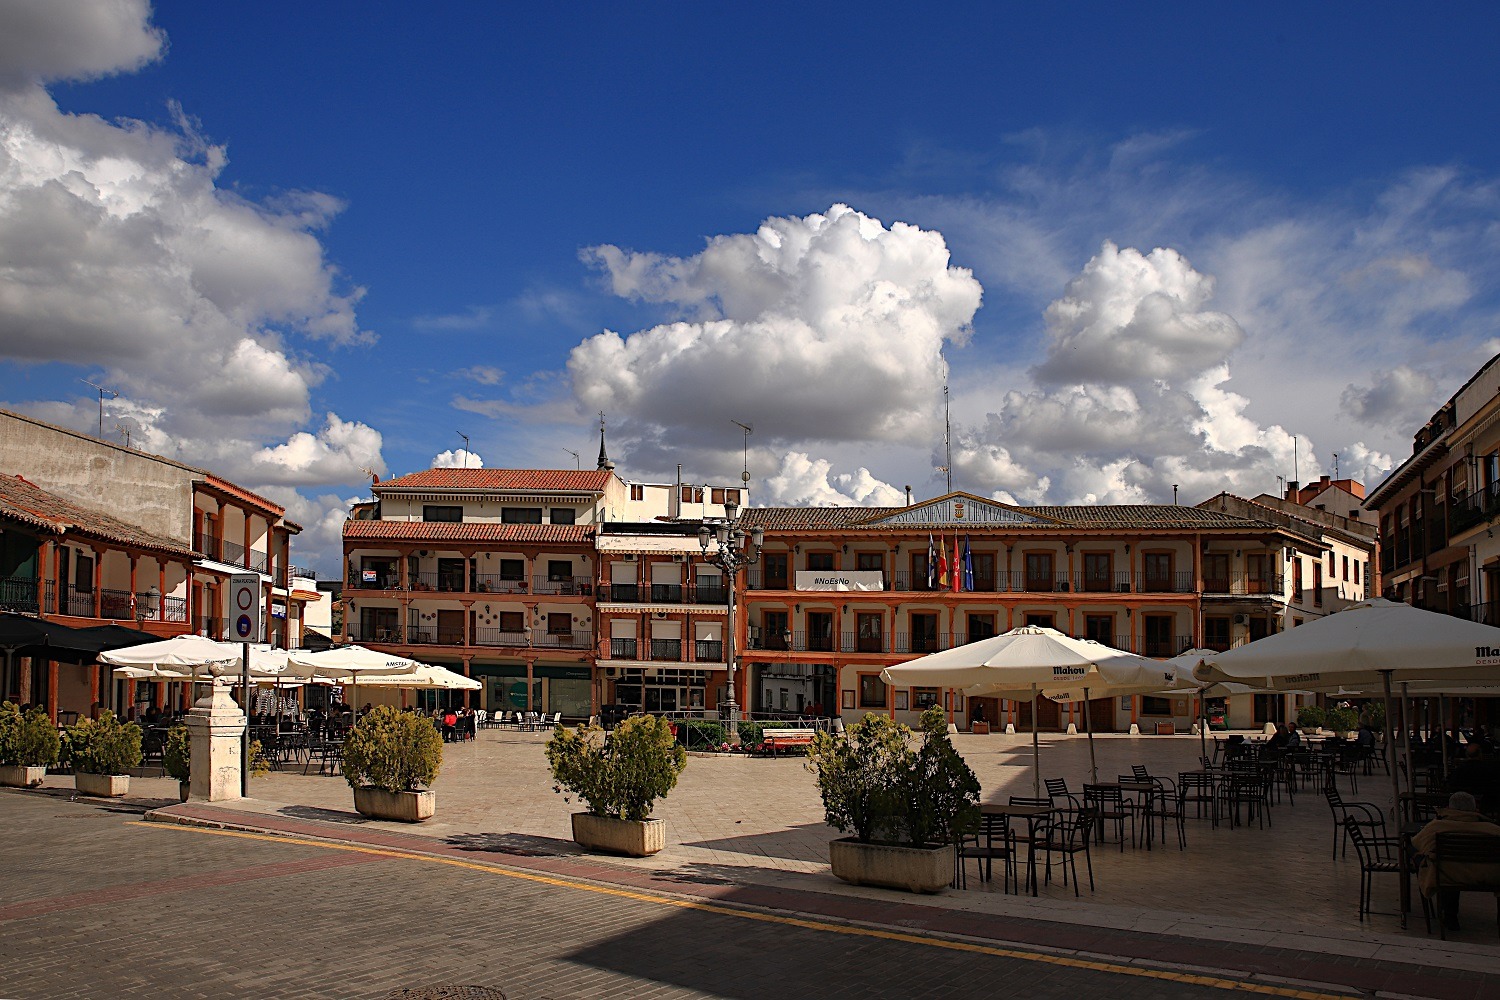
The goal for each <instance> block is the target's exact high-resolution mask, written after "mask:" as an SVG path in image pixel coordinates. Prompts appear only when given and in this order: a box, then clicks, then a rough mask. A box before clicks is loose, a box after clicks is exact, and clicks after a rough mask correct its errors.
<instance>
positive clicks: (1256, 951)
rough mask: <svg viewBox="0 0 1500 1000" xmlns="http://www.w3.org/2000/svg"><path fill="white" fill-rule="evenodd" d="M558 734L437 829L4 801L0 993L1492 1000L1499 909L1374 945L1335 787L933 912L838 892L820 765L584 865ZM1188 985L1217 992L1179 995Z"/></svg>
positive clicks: (326, 816) (1000, 792)
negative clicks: (1071, 875)
mask: <svg viewBox="0 0 1500 1000" xmlns="http://www.w3.org/2000/svg"><path fill="white" fill-rule="evenodd" d="M544 740H545V735H543V734H527V733H516V732H512V731H508V730H490V731H486V732H483V733H481V734H480V738H479V740H478V741H476V742H474V743H469V744H461V745H452V746H447V747H445V748H444V749H445V761H444V768H443V773H442V775H441V776H440V778H439V780H438V782H437V784H436V790H437V792H438V815H437V818H436V819H434V820H433V821H431V822H429V823H426V824H422V825H420V826H416V827H411V826H405V825H401V824H387V823H379V822H372V821H367V820H364V819H362V818H360V817H358V816H356V815H355V814H354V813H353V812H352V803H351V796H350V792H349V789H348V786H347V784H346V783H345V782H344V781H343V780H342V778H334V777H329V776H326V775H324V776H319V775H316V774H310V775H303V774H302V773H301V772H300V769H299V770H297V771H295V772H288V771H283V772H278V773H276V774H273V775H271V776H269V777H266V778H260V779H256V780H255V781H254V783H253V785H252V791H253V794H254V796H255V797H254V798H253V799H251V800H247V801H244V802H240V803H224V804H218V805H214V806H208V805H206V804H199V803H190V804H187V805H175V804H173V803H175V798H176V796H175V791H176V786H175V783H173V782H169V781H166V780H165V779H153V778H138V779H135V780H134V781H133V782H132V796H131V799H130V800H129V801H128V802H126V803H124V804H118V803H117V804H105V803H100V802H98V801H90V800H84V799H79V800H77V801H70V799H71V798H72V796H71V794H70V793H69V792H67V791H66V790H67V789H70V787H71V779H69V778H67V777H65V776H64V777H54V778H49V779H48V785H49V786H50V788H49V789H44V790H43V791H41V792H15V793H10V794H7V795H5V796H3V797H0V830H3V832H5V833H6V834H7V840H8V843H10V844H12V845H23V846H21V847H19V849H18V848H15V847H13V848H12V849H11V850H10V851H8V852H7V854H6V856H5V862H4V869H5V870H4V872H3V876H4V880H5V884H6V886H7V892H6V894H5V896H4V897H0V921H4V922H5V925H6V929H5V935H6V940H7V944H8V947H7V948H6V949H5V954H4V955H3V957H0V996H7V997H9V996H16V997H30V996H37V997H41V996H73V995H77V996H85V995H87V996H98V995H137V994H140V995H153V996H156V995H161V996H179V995H181V996H193V995H213V996H217V995H242V994H243V995H267V996H270V995H320V996H360V997H378V996H385V995H387V994H388V993H389V992H390V991H391V990H394V989H398V988H401V987H420V986H424V985H431V984H434V983H450V984H451V983H470V984H478V985H487V986H490V987H492V988H495V989H499V990H501V991H503V992H504V993H505V994H506V995H507V996H511V997H520V996H527V997H548V996H550V997H561V996H609V995H617V996H733V997H739V996H746V997H748V996H756V997H759V996H765V995H768V994H773V995H796V996H819V995H835V996H837V995H849V996H914V995H918V994H922V995H926V994H935V995H943V996H950V995H951V996H968V995H975V996H980V995H982V996H1051V995H1063V994H1064V993H1067V994H1068V995H1074V994H1076V992H1077V991H1079V990H1092V989H1104V990H1106V991H1107V995H1119V996H1167V997H1177V996H1200V995H1222V994H1223V993H1224V992H1225V991H1226V990H1227V989H1230V988H1252V989H1257V990H1266V989H1271V990H1275V991H1279V993H1278V995H1288V996H1291V995H1298V994H1299V993H1307V994H1309V995H1330V996H1341V995H1373V994H1375V993H1376V992H1378V991H1381V990H1384V991H1386V992H1387V994H1388V995H1415V996H1433V997H1439V996H1440V997H1450V996H1452V997H1459V996H1462V997H1476V998H1477V997H1486V996H1500V939H1497V936H1496V926H1495V915H1494V908H1493V904H1492V903H1491V902H1490V900H1488V899H1487V898H1480V897H1478V896H1470V897H1466V898H1465V903H1464V911H1463V920H1464V931H1463V932H1462V933H1460V934H1457V935H1450V939H1449V941H1448V942H1439V941H1438V940H1437V938H1436V936H1433V937H1430V938H1429V937H1428V936H1427V935H1426V934H1425V932H1424V931H1423V928H1422V920H1421V914H1420V910H1418V911H1417V912H1416V913H1415V914H1414V915H1413V919H1412V920H1411V924H1412V926H1411V927H1410V928H1409V929H1408V930H1407V931H1405V932H1403V931H1401V930H1400V928H1399V924H1398V921H1397V918H1396V917H1395V916H1394V915H1393V914H1394V911H1395V910H1396V909H1397V906H1396V891H1395V882H1394V880H1393V879H1391V878H1386V879H1384V880H1382V881H1379V882H1378V883H1377V887H1376V899H1375V908H1376V910H1377V911H1385V913H1377V914H1376V915H1375V917H1374V919H1373V920H1372V921H1371V922H1370V923H1368V924H1366V925H1363V926H1361V924H1360V923H1359V921H1358V919H1357V916H1356V905H1355V904H1356V897H1357V891H1358V869H1357V865H1356V864H1355V863H1354V860H1353V854H1352V853H1351V855H1350V857H1349V859H1348V860H1339V861H1334V860H1333V859H1331V858H1330V856H1329V854H1330V846H1331V830H1332V821H1331V819H1330V816H1329V812H1328V808H1327V805H1326V803H1325V802H1324V801H1323V798H1322V796H1321V795H1319V794H1314V793H1311V792H1308V793H1303V794H1300V795H1299V796H1298V797H1297V799H1296V802H1295V805H1293V804H1290V803H1287V802H1285V801H1284V802H1283V803H1282V804H1281V805H1279V806H1277V807H1276V808H1275V809H1274V810H1273V811H1272V814H1271V817H1270V818H1271V821H1272V825H1271V826H1270V827H1268V828H1266V829H1263V830H1262V829H1258V828H1256V827H1254V826H1252V827H1249V828H1245V827H1241V828H1237V829H1231V828H1228V827H1226V826H1221V827H1220V828H1219V829H1218V830H1214V829H1212V828H1211V827H1210V824H1209V823H1208V822H1207V820H1203V821H1197V820H1189V822H1188V826H1187V838H1188V845H1187V850H1186V851H1179V850H1178V849H1177V847H1176V843H1175V836H1169V838H1168V840H1167V842H1166V843H1161V842H1158V843H1157V845H1156V848H1155V849H1154V850H1152V851H1149V852H1148V851H1144V850H1140V849H1138V848H1135V847H1131V846H1127V847H1126V848H1125V849H1124V850H1123V851H1121V850H1119V848H1118V847H1117V846H1116V845H1114V844H1105V845H1096V847H1095V849H1094V852H1093V861H1094V874H1095V880H1096V888H1095V891H1094V892H1092V893H1090V892H1089V891H1088V889H1087V886H1086V885H1085V887H1084V891H1083V895H1082V898H1081V899H1075V898H1074V896H1073V890H1072V888H1071V887H1070V888H1067V889H1064V888H1063V887H1062V886H1060V885H1057V884H1053V885H1051V886H1044V887H1043V888H1042V891H1041V895H1040V896H1039V897H1038V898H1035V899H1033V898H1031V897H1029V896H1016V895H1008V894H1005V893H1003V892H1002V891H1001V890H1000V883H999V881H998V880H997V881H996V882H995V883H993V884H991V885H984V884H982V883H980V882H979V881H978V880H977V879H976V878H974V877H972V874H971V877H970V879H969V883H968V885H969V888H968V889H967V890H950V891H949V892H946V893H943V894H941V895H939V896H933V897H913V896H909V895H907V894H902V893H892V892H886V891H883V890H876V889H863V888H856V887H851V886H846V885H844V884H843V883H840V882H838V881H837V880H835V879H833V878H832V876H831V875H830V874H829V873H828V865H827V842H828V840H829V839H831V838H832V837H834V836H836V834H835V833H834V832H833V831H831V830H830V829H829V828H828V827H827V826H826V825H824V823H823V822H822V809H821V805H820V803H819V801H818V796H817V790H816V787H815V785H814V783H813V777H812V775H811V774H810V773H808V772H807V771H806V770H805V768H804V766H803V761H802V760H801V759H800V758H783V759H775V760H769V759H746V758H740V757H728V756H694V757H693V758H692V759H691V761H690V763H689V767H688V769H687V771H686V772H684V774H683V777H682V781H681V783H680V784H679V786H678V788H677V789H676V790H675V791H674V792H673V793H672V794H671V795H670V796H669V797H668V798H667V799H666V800H665V801H664V802H662V803H661V804H660V805H659V807H658V810H657V815H659V816H660V817H662V818H663V819H665V820H666V821H667V824H668V842H669V846H668V848H667V850H665V851H663V852H662V853H661V854H659V855H657V856H656V857H654V858H650V859H643V860H630V859H620V858H603V857H596V856H589V855H584V854H582V853H581V852H580V851H579V850H578V849H577V848H576V846H575V845H574V844H573V843H572V841H571V839H570V834H569V826H568V822H569V821H568V814H569V812H570V811H571V810H572V809H573V808H575V807H576V804H572V803H568V802H565V801H564V800H563V797H562V796H559V795H557V794H555V793H554V792H553V790H552V786H551V782H550V778H549V775H548V773H547V769H546V763H545V760H544V758H543V756H542V752H541V744H542V743H543V742H544ZM956 742H957V745H958V747H959V749H960V750H961V751H962V752H963V753H964V755H965V757H966V758H967V759H968V760H969V761H970V763H971V765H972V766H973V767H974V769H975V771H976V772H977V773H978V775H979V777H980V780H981V783H982V785H983V788H984V795H985V798H986V799H987V800H1004V799H1005V798H1006V797H1008V796H1009V795H1011V794H1030V790H1031V780H1032V779H1031V768H1030V764H1031V757H1030V745H1029V740H1027V739H1026V738H1024V737H1019V736H1017V737H1006V736H999V735H996V736H990V737H973V736H968V735H960V736H959V737H957V738H956ZM1095 746H1096V750H1097V754H1098V760H1099V774H1100V776H1101V778H1105V779H1112V778H1114V777H1115V775H1116V774H1118V773H1124V772H1127V771H1128V770H1129V766H1130V765H1131V764H1135V763H1144V764H1146V765H1147V766H1148V767H1149V768H1151V769H1152V770H1153V771H1154V772H1157V773H1161V774H1168V775H1173V774H1175V773H1176V772H1177V771H1178V770H1181V769H1185V768H1189V767H1192V766H1194V763H1195V760H1196V757H1197V754H1198V741H1197V740H1196V739H1192V738H1185V737H1176V738H1169V737H1125V736H1113V735H1112V736H1103V737H1099V738H1098V739H1097V740H1096V741H1095ZM1041 749H1042V760H1043V767H1042V773H1043V775H1044V776H1045V777H1064V778H1066V779H1068V781H1069V784H1070V786H1071V787H1073V788H1074V789H1075V790H1076V789H1078V788H1080V787H1081V785H1082V783H1083V781H1084V780H1085V779H1086V778H1087V776H1088V748H1087V743H1086V741H1085V740H1084V739H1083V738H1082V737H1056V736H1053V737H1049V738H1044V739H1043V741H1042V748H1041ZM1345 784H1346V788H1345V794H1346V798H1350V797H1354V796H1353V795H1352V794H1351V793H1350V792H1349V791H1348V789H1347V783H1345ZM1388 796H1389V785H1388V779H1386V777H1385V775H1384V774H1383V773H1377V774H1375V775H1372V776H1370V777H1369V778H1364V777H1361V779H1360V787H1359V793H1358V797H1360V798H1368V799H1371V800H1374V801H1382V800H1383V799H1385V798H1387V797H1388ZM156 806H163V807H166V808H162V809H160V810H158V812H157V814H156V815H154V816H153V817H152V818H153V819H158V820H169V821H178V822H193V823H197V824H207V825H211V826H218V827H228V828H230V829H229V830H222V829H221V830H212V829H201V828H197V827H179V826H173V825H170V824H169V823H149V824H146V823H142V822H141V820H143V819H144V818H145V815H144V813H145V811H146V810H147V809H148V808H151V807H156ZM236 831H239V832H236ZM250 831H264V833H269V834H274V836H265V835H264V833H252V832H250ZM33 844H34V845H38V846H36V847H35V848H28V847H27V846H24V845H33ZM241 929H248V931H249V934H248V938H245V937H241V936H240V935H239V934H237V931H239V930H241ZM313 942H315V943H313ZM12 945H13V946H14V947H12ZM200 946H201V947H200ZM79 952H87V953H90V954H91V955H96V956H99V957H105V956H111V957H112V958H113V959H114V960H112V961H110V962H109V967H110V969H111V970H112V971H110V972H109V973H108V974H107V976H106V977H105V978H103V979H99V980H89V981H80V980H79V979H78V978H77V977H76V976H72V978H70V977H69V975H70V974H69V973H68V971H67V970H69V969H73V968H76V962H75V957H76V954H77V953H79ZM1185 974H1186V975H1190V977H1196V978H1197V979H1199V980H1201V981H1193V982H1187V981H1183V980H1182V979H1180V978H1173V979H1168V978H1161V977H1162V976H1164V975H1171V976H1182V975H1185ZM203 977H207V980H208V983H207V984H205V983H202V982H200V983H198V984H197V985H196V986H195V985H194V980H195V979H201V978H203ZM89 982H93V984H94V987H95V988H94V989H93V990H92V992H91V991H90V990H89V989H88V988H87V986H88V983H89ZM104 984H107V985H108V988H107V989H103V990H101V989H100V988H99V987H100V986H102V985H104ZM1205 991H1206V992H1205Z"/></svg>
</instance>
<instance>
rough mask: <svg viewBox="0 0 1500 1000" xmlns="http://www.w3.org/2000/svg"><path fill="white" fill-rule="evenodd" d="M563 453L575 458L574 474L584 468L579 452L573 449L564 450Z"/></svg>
mask: <svg viewBox="0 0 1500 1000" xmlns="http://www.w3.org/2000/svg"><path fill="white" fill-rule="evenodd" d="M563 451H565V452H567V453H568V454H569V455H572V456H573V471H574V472H577V471H578V470H579V469H581V468H583V458H582V457H580V456H579V454H578V452H576V451H574V450H573V449H572V448H564V449H563Z"/></svg>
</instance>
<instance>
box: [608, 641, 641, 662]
mask: <svg viewBox="0 0 1500 1000" xmlns="http://www.w3.org/2000/svg"><path fill="white" fill-rule="evenodd" d="M636 649H637V642H636V640H635V639H611V640H609V658H610V659H612V660H634V659H635V658H636Z"/></svg>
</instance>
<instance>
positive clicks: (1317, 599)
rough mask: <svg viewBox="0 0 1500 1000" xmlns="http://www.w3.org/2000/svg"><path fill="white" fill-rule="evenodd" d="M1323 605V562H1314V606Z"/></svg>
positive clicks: (1319, 606)
mask: <svg viewBox="0 0 1500 1000" xmlns="http://www.w3.org/2000/svg"><path fill="white" fill-rule="evenodd" d="M1322 606H1323V564H1322V563H1321V562H1315V563H1313V607H1315V608H1321V607H1322Z"/></svg>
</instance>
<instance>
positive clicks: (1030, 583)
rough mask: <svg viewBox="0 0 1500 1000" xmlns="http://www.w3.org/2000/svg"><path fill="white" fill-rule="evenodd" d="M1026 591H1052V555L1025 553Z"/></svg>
mask: <svg viewBox="0 0 1500 1000" xmlns="http://www.w3.org/2000/svg"><path fill="white" fill-rule="evenodd" d="M1026 589H1027V590H1051V589H1052V553H1050V552H1028V553H1026Z"/></svg>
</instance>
